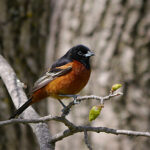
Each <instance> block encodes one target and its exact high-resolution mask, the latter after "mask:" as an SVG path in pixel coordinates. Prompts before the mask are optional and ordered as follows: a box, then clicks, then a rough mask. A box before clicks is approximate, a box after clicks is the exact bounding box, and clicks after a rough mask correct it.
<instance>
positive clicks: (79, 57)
mask: <svg viewBox="0 0 150 150" xmlns="http://www.w3.org/2000/svg"><path fill="white" fill-rule="evenodd" d="M93 55H94V53H93V52H91V51H90V49H89V48H88V47H86V46H84V45H77V46H74V47H72V48H71V49H70V50H69V51H68V52H67V53H66V54H65V55H64V56H62V57H61V58H60V59H58V60H57V61H56V62H55V63H54V64H53V65H52V66H51V68H50V69H49V70H48V71H47V72H46V73H45V74H44V75H43V76H42V77H41V78H39V79H38V80H37V81H36V82H35V84H34V87H33V89H32V92H31V93H32V94H31V97H30V98H29V100H28V101H27V102H26V103H24V104H23V105H22V106H21V107H20V108H19V109H18V110H16V111H15V113H14V114H13V115H12V116H11V117H10V118H15V117H16V116H18V115H19V114H21V113H22V112H23V111H24V110H25V109H26V108H27V107H29V106H30V105H31V104H33V103H35V102H38V101H40V100H42V99H44V98H46V97H48V96H50V97H53V98H56V99H58V100H59V101H60V99H63V98H67V97H71V96H72V97H74V100H75V97H76V95H75V94H77V93H78V92H80V91H81V90H82V89H83V87H84V86H85V85H86V84H87V82H88V80H89V77H90V73H91V68H90V62H89V58H90V57H91V56H93ZM60 102H61V101H60Z"/></svg>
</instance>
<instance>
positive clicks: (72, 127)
mask: <svg viewBox="0 0 150 150" xmlns="http://www.w3.org/2000/svg"><path fill="white" fill-rule="evenodd" d="M50 120H55V121H58V122H62V123H64V124H65V125H66V126H67V127H68V128H69V129H67V130H65V131H63V132H60V133H58V134H56V135H55V136H53V137H52V139H51V141H52V142H56V141H60V140H61V139H63V138H65V137H68V136H70V135H72V134H75V133H78V132H85V131H92V132H97V133H100V132H105V133H109V134H115V135H132V136H145V137H150V132H140V131H132V130H117V129H112V128H107V127H91V126H75V125H74V124H72V123H71V122H70V121H69V120H67V119H66V118H64V117H59V116H55V117H52V116H51V115H49V116H45V117H41V118H37V119H11V120H6V121H1V122H0V126H4V125H9V124H13V123H32V124H36V123H40V122H46V121H50Z"/></svg>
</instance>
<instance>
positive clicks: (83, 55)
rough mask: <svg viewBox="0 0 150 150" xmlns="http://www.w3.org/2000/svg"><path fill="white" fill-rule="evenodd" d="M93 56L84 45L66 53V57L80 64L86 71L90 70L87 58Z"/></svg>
mask: <svg viewBox="0 0 150 150" xmlns="http://www.w3.org/2000/svg"><path fill="white" fill-rule="evenodd" d="M93 55H94V53H93V52H92V51H90V49H89V48H88V47H86V46H84V45H77V46H74V47H72V48H71V49H70V50H69V51H68V52H67V53H66V57H68V58H69V59H72V60H77V61H79V62H81V63H82V64H83V65H85V67H86V68H87V69H90V63H89V58H90V57H91V56H93Z"/></svg>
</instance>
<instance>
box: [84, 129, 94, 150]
mask: <svg viewBox="0 0 150 150" xmlns="http://www.w3.org/2000/svg"><path fill="white" fill-rule="evenodd" d="M84 141H85V144H86V145H87V147H88V149H89V150H92V147H91V144H90V143H89V140H88V134H87V131H86V130H85V131H84Z"/></svg>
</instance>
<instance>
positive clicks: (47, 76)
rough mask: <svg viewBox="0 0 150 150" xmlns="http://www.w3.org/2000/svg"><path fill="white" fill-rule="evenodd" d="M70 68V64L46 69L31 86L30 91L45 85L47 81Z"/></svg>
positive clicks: (68, 70)
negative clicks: (62, 67)
mask: <svg viewBox="0 0 150 150" xmlns="http://www.w3.org/2000/svg"><path fill="white" fill-rule="evenodd" d="M71 70H72V66H67V68H65V69H61V68H53V69H51V70H49V71H47V72H46V73H45V74H44V75H43V76H42V77H41V78H39V79H38V80H37V81H36V82H35V83H34V86H33V89H32V93H33V92H35V91H37V90H39V89H40V88H42V87H44V86H45V85H47V84H48V83H49V82H51V81H53V80H54V79H56V78H57V77H59V76H62V75H64V74H66V73H68V72H70V71H71Z"/></svg>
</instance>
